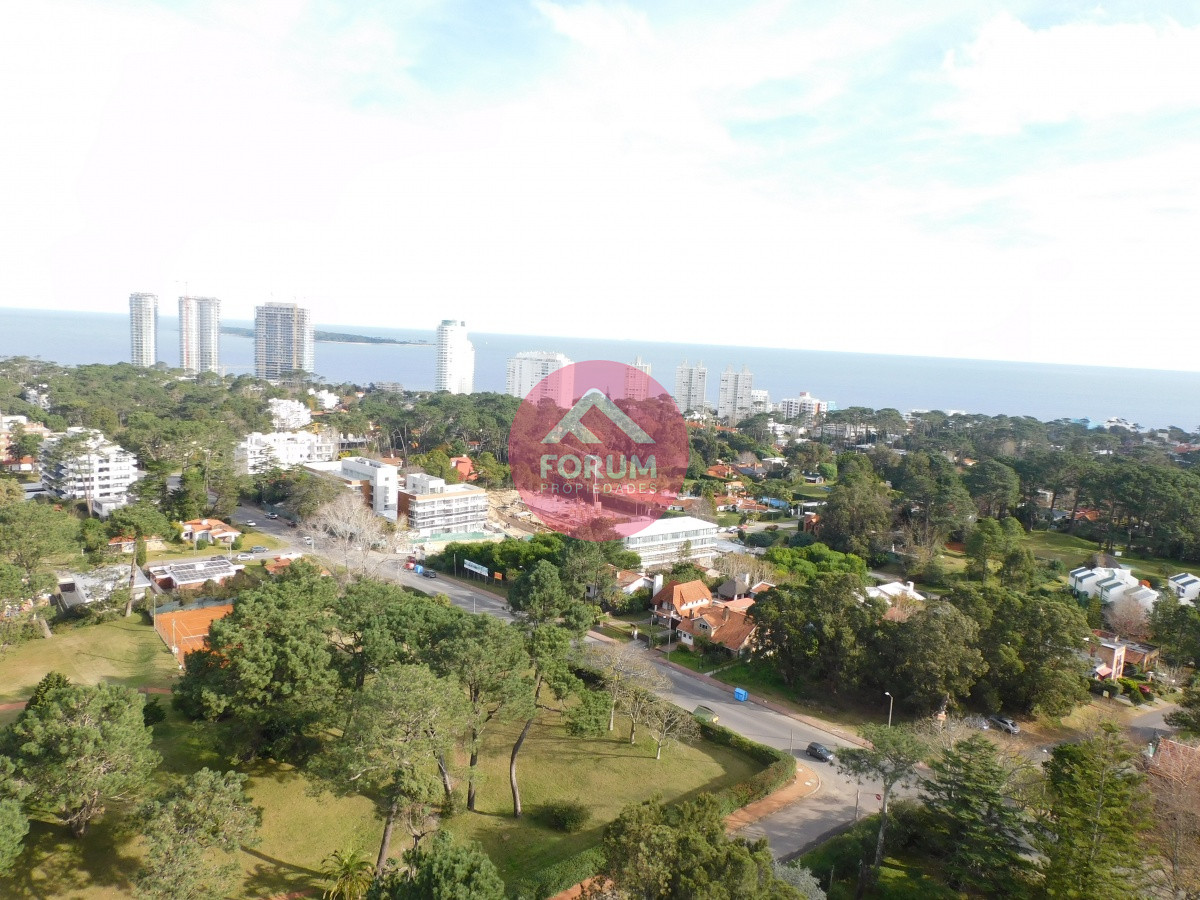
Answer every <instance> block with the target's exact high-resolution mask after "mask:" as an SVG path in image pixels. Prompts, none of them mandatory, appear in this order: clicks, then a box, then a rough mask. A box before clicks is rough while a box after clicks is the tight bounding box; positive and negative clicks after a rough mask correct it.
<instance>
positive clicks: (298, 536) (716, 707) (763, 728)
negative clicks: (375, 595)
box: [236, 507, 879, 857]
mask: <svg viewBox="0 0 1200 900" xmlns="http://www.w3.org/2000/svg"><path fill="white" fill-rule="evenodd" d="M236 521H239V522H247V521H252V522H255V523H257V524H256V526H255V527H256V529H257V530H259V531H262V532H264V533H266V534H270V535H272V536H273V537H276V538H278V539H279V540H280V541H282V542H283V543H284V544H286V545H287V546H288V547H289V549H292V550H296V551H299V552H301V553H312V554H313V555H315V556H321V548H320V545H319V541H320V539H319V537H318V538H316V544H317V545H316V546H315V547H310V546H308V545H307V544H306V543H305V541H304V537H303V536H304V534H305V533H306V532H305V530H304V529H303V528H300V529H296V528H291V527H288V526H287V524H286V523H285V522H284V521H283V520H282V519H267V518H265V516H264V514H263V513H262V511H260V510H257V509H253V508H251V507H239V509H238V515H237V518H236ZM371 559H372V565H373V566H375V567H376V572H377V574H378V576H379V577H383V578H387V579H389V580H392V581H395V582H397V583H399V584H402V585H404V586H405V587H409V588H413V589H414V590H419V591H423V592H425V593H427V594H437V593H442V594H446V595H447V596H448V597H449V598H450V601H451V602H452V603H454V605H455V606H458V607H460V608H462V609H469V610H472V611H473V612H485V613H487V614H489V615H493V616H497V617H498V618H502V619H505V620H506V621H512V619H513V615H512V613H511V612H509V610H508V607H507V605H506V604H505V602H504V601H503V600H501V599H499V598H498V597H496V596H495V595H493V594H489V593H486V592H484V591H481V590H478V589H475V588H472V587H471V586H470V585H468V584H464V583H462V582H458V581H454V580H452V579H449V578H445V577H438V578H436V579H432V578H424V577H422V576H420V575H417V574H416V573H415V572H412V571H410V570H407V569H405V568H404V557H403V556H391V557H389V556H387V555H385V554H380V553H374V554H371ZM328 561H332V560H327V562H328ZM655 664H656V665H657V666H658V668H659V669H660V670H661V671H662V673H663V675H664V676H666V678H667V679H669V681H670V683H671V687H670V689H669V690H668V691H667V693H666V695H665V696H666V697H667V698H668V699H670V700H671V701H672V702H674V703H676V704H678V705H679V706H681V707H683V708H684V709H694V708H695V707H697V706H699V705H701V704H703V705H704V706H707V707H709V708H711V709H712V710H713V711H714V712H715V713H716V714H717V716H718V717H719V719H720V724H721V725H724V726H725V727H727V728H730V729H732V730H733V731H736V732H737V733H738V734H741V735H743V736H745V737H748V738H750V739H751V740H754V741H758V742H759V743H762V744H766V745H768V746H770V747H775V748H777V749H780V750H789V749H790V750H791V751H792V752H793V754H794V755H796V756H797V757H798V758H804V759H805V760H806V761H807V762H808V763H809V764H810V767H811V768H812V769H813V770H814V771H815V772H817V773H818V775H819V777H820V779H821V787H820V789H819V790H818V791H817V792H816V793H815V794H813V795H812V796H810V797H807V798H805V799H803V800H800V801H798V802H796V803H793V804H791V805H790V806H787V807H784V808H783V809H781V810H779V811H778V812H776V813H773V814H771V815H770V816H767V817H766V818H765V819H760V820H759V821H758V822H756V823H755V824H753V825H751V826H749V827H747V828H745V829H743V830H742V834H743V835H744V836H746V837H748V838H751V839H754V838H757V837H763V836H765V837H766V838H767V841H768V842H769V843H770V845H771V851H772V852H773V853H774V854H775V856H776V857H782V856H788V855H791V854H794V853H796V852H797V851H800V850H803V849H806V848H808V847H810V846H812V845H813V844H815V843H817V842H818V841H819V840H820V839H821V838H822V837H823V836H825V835H826V834H828V833H829V832H831V831H834V830H836V829H839V828H841V827H842V826H844V825H846V824H849V823H851V822H853V820H854V814H855V801H856V796H858V794H859V791H860V789H859V786H858V785H857V784H856V783H855V782H854V781H853V780H851V779H849V778H847V777H845V776H843V775H840V774H838V771H837V767H836V766H833V765H829V764H826V763H819V762H817V761H816V760H812V759H808V758H807V757H805V756H804V748H805V747H807V746H808V744H809V743H810V742H812V741H817V742H818V743H822V744H824V745H825V746H826V747H829V748H830V749H831V750H833V751H834V752H835V753H836V752H837V750H838V748H840V747H846V746H850V745H849V744H848V743H846V742H845V741H843V740H841V739H839V738H837V737H835V736H834V735H832V734H829V733H827V732H824V731H821V730H819V729H818V728H815V727H813V726H811V725H806V724H804V723H803V722H798V721H796V720H795V719H792V718H790V717H788V716H785V715H782V714H781V713H777V712H774V711H772V710H769V709H767V708H765V707H763V706H759V705H758V704H757V703H754V702H752V701H751V702H745V703H739V702H738V701H736V700H734V699H733V697H732V696H731V695H730V694H729V693H728V692H727V691H724V690H722V689H721V688H719V687H717V686H716V685H714V684H713V683H711V682H710V681H707V680H705V679H704V678H695V677H692V676H690V675H685V674H683V673H681V672H679V671H678V670H677V669H673V668H670V667H669V666H665V665H662V664H661V663H659V662H658V660H657V659H656V660H655ZM878 790H879V786H878V785H875V784H867V785H863V786H862V788H861V805H860V809H859V815H860V816H862V815H870V814H871V813H873V812H876V811H877V810H878V809H879V802H878V801H877V800H876V799H875V796H876V794H877V793H878Z"/></svg>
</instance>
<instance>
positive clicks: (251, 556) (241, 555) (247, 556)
mask: <svg viewBox="0 0 1200 900" xmlns="http://www.w3.org/2000/svg"><path fill="white" fill-rule="evenodd" d="M237 558H238V559H254V554H253V553H239V554H238V555H237Z"/></svg>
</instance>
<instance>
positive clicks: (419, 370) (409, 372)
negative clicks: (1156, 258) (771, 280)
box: [0, 309, 1200, 431]
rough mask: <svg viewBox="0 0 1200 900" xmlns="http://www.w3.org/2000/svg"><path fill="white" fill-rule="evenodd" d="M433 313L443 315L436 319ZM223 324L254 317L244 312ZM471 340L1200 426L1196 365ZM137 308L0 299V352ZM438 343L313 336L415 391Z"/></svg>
mask: <svg viewBox="0 0 1200 900" xmlns="http://www.w3.org/2000/svg"><path fill="white" fill-rule="evenodd" d="M431 318H436V317H431ZM225 324H228V325H236V326H242V327H252V325H253V323H252V322H248V321H244V320H227V321H226V322H225ZM317 329H318V330H323V331H341V332H349V333H353V334H364V335H373V336H379V337H391V338H398V339H401V340H426V341H430V342H432V341H434V340H435V333H434V330H433V329H416V328H368V327H363V326H349V325H339V324H337V323H328V324H319V325H317ZM471 340H472V341H473V342H474V344H475V389H476V390H477V391H503V390H504V380H505V371H506V362H507V360H508V358H509V357H510V356H513V355H515V354H516V353H518V352H520V351H522V350H549V351H558V352H561V353H565V354H566V355H567V356H569V357H570V358H571V359H573V360H576V361H580V360H585V359H612V360H617V361H619V362H627V363H628V362H632V361H633V359H634V357H635V356H639V355H640V356H641V358H642V359H643V360H644V361H645V362H648V363H650V364H651V366H652V370H651V374H652V375H653V377H654V378H656V379H657V380H658V381H659V382H660V383H661V384H662V385H663V386H664V387H666V388H667V390H669V391H670V390H673V389H674V387H675V367H676V366H677V365H678V364H679V363H680V362H681V361H683V360H684V359H687V360H688V361H689V362H692V363H696V362H703V363H704V364H705V365H706V366H707V367H708V399H709V402H711V403H715V402H716V399H717V389H718V386H719V384H720V376H721V372H722V371H724V369H725V368H726V367H727V366H733V367H734V368H735V369H741V367H742V366H746V367H748V368H749V369H750V371H751V372H752V373H753V375H754V387H755V388H764V389H766V390H768V391H769V392H770V395H771V399H772V400H780V399H782V398H784V397H794V396H796V395H797V394H798V393H799V392H801V391H808V392H809V393H810V394H812V395H813V396H814V397H818V398H820V399H822V400H830V401H834V402H836V404H837V406H838V408H840V409H845V408H846V407H849V406H865V407H870V408H872V409H881V408H884V407H894V408H896V409H898V410H900V411H901V412H907V411H908V410H910V409H941V410H945V411H950V410H962V411H965V412H970V413H982V414H986V415H999V414H1006V415H1010V416H1023V415H1028V416H1034V417H1035V418H1038V419H1041V420H1044V421H1049V420H1053V419H1059V418H1070V419H1081V418H1087V419H1090V420H1091V421H1092V422H1093V423H1096V424H1099V423H1103V422H1104V421H1105V420H1106V419H1108V418H1110V417H1118V418H1123V419H1126V420H1128V421H1129V422H1135V423H1137V424H1140V425H1141V426H1143V427H1166V426H1168V425H1177V426H1179V427H1180V428H1183V429H1185V430H1188V431H1194V430H1200V373H1197V372H1168V371H1162V370H1157V369H1124V368H1111V367H1103V366H1075V365H1056V364H1049V363H1019V362H995V361H990V360H972V359H939V358H934V357H927V356H898V355H897V356H891V355H882V354H868V353H834V352H828V351H820V350H781V349H770V348H755V347H733V346H720V345H715V344H714V345H689V344H671V343H665V342H662V343H651V342H642V341H607V340H596V339H589V338H572V337H562V338H546V337H532V338H531V337H522V336H519V335H509V334H475V333H473V334H472V335H471ZM129 350H130V348H129V318H128V315H126V314H122V313H80V312H59V311H43V310H25V309H0V357H3V356H32V357H40V358H42V359H46V360H52V361H54V362H57V363H62V364H65V365H79V364H83V363H116V362H127V361H128V360H129ZM435 356H436V350H435V348H434V346H432V345H429V346H420V345H398V344H337V343H325V342H319V343H318V344H317V345H316V371H317V374H318V375H320V376H321V377H322V378H323V379H324V380H327V381H331V382H339V383H340V382H348V383H354V384H359V385H366V384H369V383H371V382H381V381H386V382H398V383H400V384H402V385H404V387H405V388H408V389H411V390H422V389H425V390H427V389H430V388H432V387H433V377H434V362H435ZM158 357H159V359H160V360H162V361H164V362H166V363H167V364H169V365H178V363H179V331H178V320H176V319H173V318H166V317H160V318H159V334H158ZM221 364H222V366H223V367H224V368H225V371H226V372H227V373H229V374H240V373H246V372H252V371H253V370H254V342H253V340H252V339H250V338H248V337H238V336H235V335H228V334H224V335H221Z"/></svg>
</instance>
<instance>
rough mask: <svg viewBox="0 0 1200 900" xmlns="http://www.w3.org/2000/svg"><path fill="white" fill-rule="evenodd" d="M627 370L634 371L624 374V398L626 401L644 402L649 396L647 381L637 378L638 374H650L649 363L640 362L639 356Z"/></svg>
mask: <svg viewBox="0 0 1200 900" xmlns="http://www.w3.org/2000/svg"><path fill="white" fill-rule="evenodd" d="M629 368H631V369H633V370H634V371H632V372H629V371H626V373H625V398H626V399H627V400H645V399H646V397H647V395H648V394H649V390H648V388H649V380H648V379H647V378H641V377H639V376H638V374H637V373H638V372H641V373H642V375H649V374H650V363H648V362H642V358H641V357H640V356H639V357H637V358H636V359H635V360H634V361H633V362H631V363H630V364H629Z"/></svg>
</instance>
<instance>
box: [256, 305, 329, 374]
mask: <svg viewBox="0 0 1200 900" xmlns="http://www.w3.org/2000/svg"><path fill="white" fill-rule="evenodd" d="M314 338H315V335H314V333H313V323H312V314H311V312H310V311H309V310H307V309H305V308H304V307H302V306H297V305H296V304H295V303H267V304H265V305H263V306H257V307H255V309H254V374H256V375H257V376H258V377H259V378H268V379H277V378H279V377H280V376H282V375H284V374H285V373H288V372H312V371H313V368H314V366H315V365H316V363H315V353H314Z"/></svg>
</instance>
